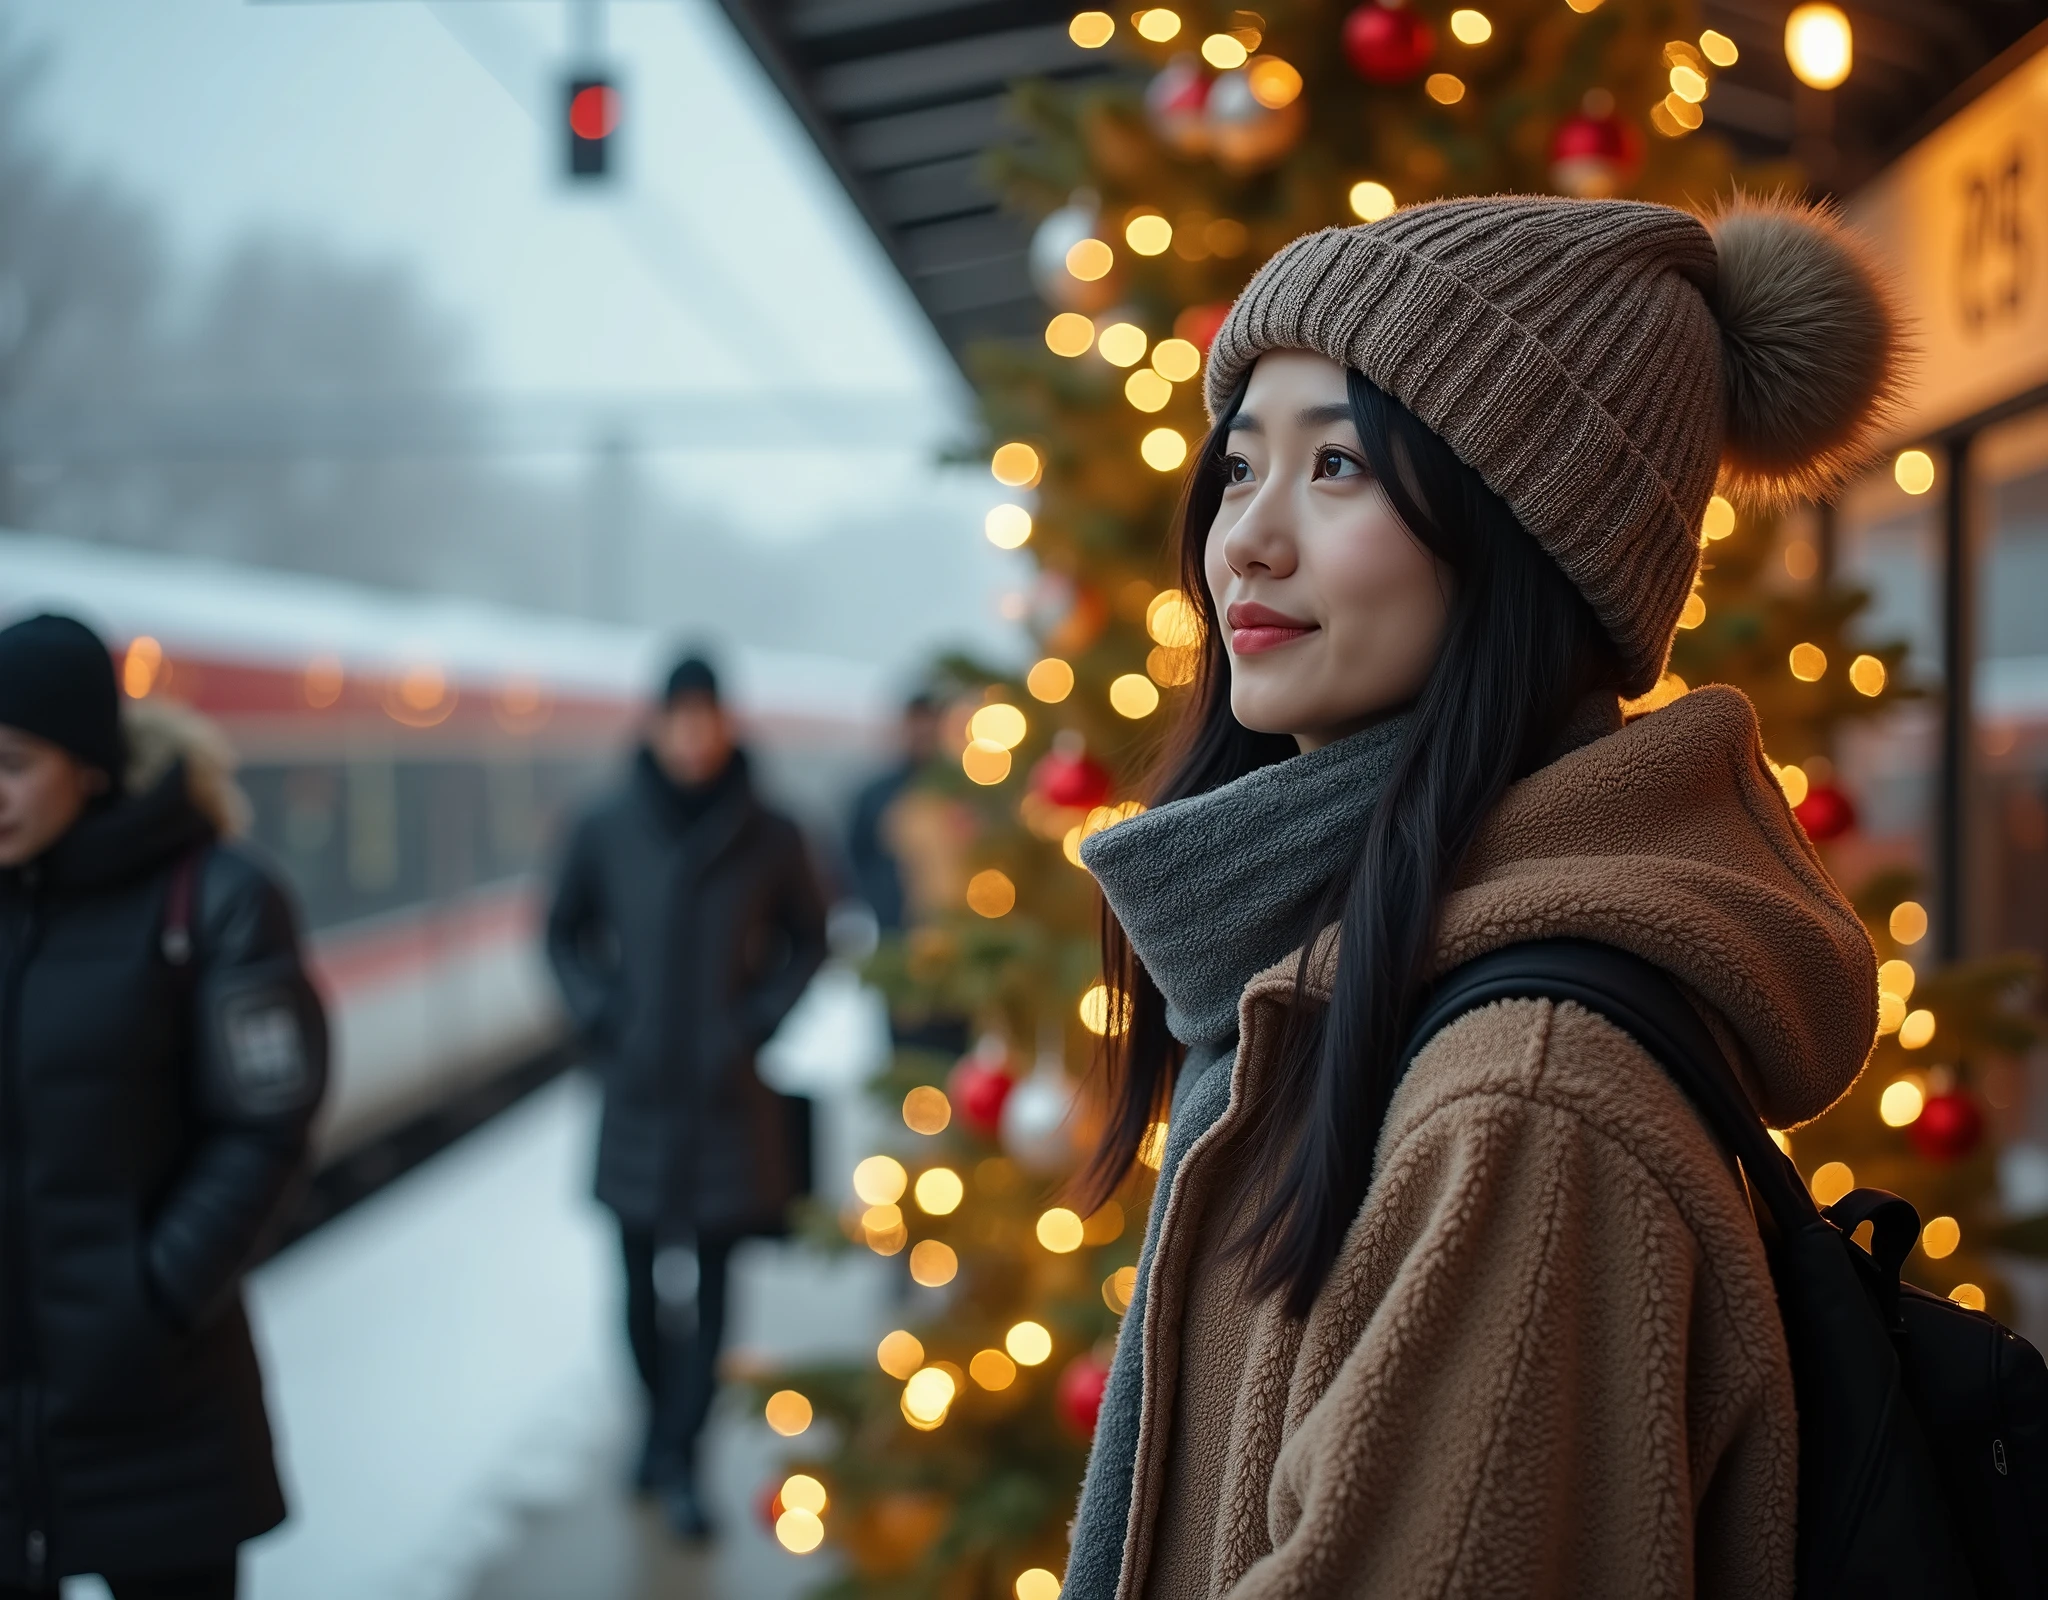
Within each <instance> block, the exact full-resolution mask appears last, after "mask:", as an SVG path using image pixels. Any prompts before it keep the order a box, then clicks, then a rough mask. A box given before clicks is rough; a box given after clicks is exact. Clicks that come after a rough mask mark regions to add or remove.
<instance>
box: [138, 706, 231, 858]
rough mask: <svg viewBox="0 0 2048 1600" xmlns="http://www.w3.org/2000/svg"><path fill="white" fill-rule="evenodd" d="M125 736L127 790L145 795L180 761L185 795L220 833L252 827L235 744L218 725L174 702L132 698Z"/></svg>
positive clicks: (227, 833)
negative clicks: (237, 777)
mask: <svg viewBox="0 0 2048 1600" xmlns="http://www.w3.org/2000/svg"><path fill="white" fill-rule="evenodd" d="M121 734H122V737H123V739H124V740H125V741H126V744H127V749H128V765H127V769H126V771H125V772H124V773H123V775H122V783H123V786H124V787H125V788H126V790H127V791H128V793H129V794H132V795H139V794H147V793H148V792H149V791H150V790H151V789H154V788H155V787H156V786H157V784H159V783H160V782H162V781H163V778H164V775H165V774H166V773H168V772H169V771H170V770H171V768H172V767H173V766H175V765H177V764H178V763H180V762H182V763H183V764H184V768H185V790H186V793H187V795H188V796H189V797H190V799H191V801H192V804H193V806H194V807H195V808H196V809H197V810H198V811H199V813H200V814H201V815H202V816H204V817H205V818H206V819H207V821H209V822H211V823H212V824H213V826H214V829H215V830H216V831H217V832H218V833H219V834H220V836H221V837H222V838H224V839H231V838H235V837H236V836H238V835H240V834H243V833H246V832H247V831H248V828H249V797H248V796H247V795H246V794H244V793H243V792H242V786H241V785H240V784H239V783H237V782H236V781H235V768H236V766H237V764H238V763H237V761H236V758H235V751H234V746H233V745H231V744H229V743H228V738H227V735H226V734H224V733H222V732H221V731H220V729H219V728H218V727H217V726H216V725H215V724H214V723H212V722H210V721H209V720H208V719H207V718H205V717H203V716H201V715H200V714H199V713H198V712H197V711H194V710H193V709H192V708H191V707H190V706H186V705H180V704H178V703H177V702H175V701H169V700H130V701H127V702H125V703H124V705H123V706H122V710H121Z"/></svg>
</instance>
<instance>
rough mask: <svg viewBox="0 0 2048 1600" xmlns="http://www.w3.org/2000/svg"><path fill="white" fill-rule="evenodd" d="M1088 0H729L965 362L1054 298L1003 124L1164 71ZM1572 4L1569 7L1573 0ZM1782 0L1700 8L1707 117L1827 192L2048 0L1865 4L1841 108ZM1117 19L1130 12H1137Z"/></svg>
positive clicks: (2047, 14)
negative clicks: (1795, 37) (1132, 48)
mask: <svg viewBox="0 0 2048 1600" xmlns="http://www.w3.org/2000/svg"><path fill="white" fill-rule="evenodd" d="M1083 3H1085V0H721V4H722V5H723V6H724V8H725V10H726V12H727V14H728V15H729V16H730V17H731V18H732V20H733V22H734V23H735V25H736V26H737V27H738V29H739V31H740V33H741V35H742V37H743V38H744V39H745V40H746V42H747V44H748V45H749V47H750V48H751V49H752V50H753V52H754V53H755V55H756V56H757V57H758V58H759V59H760V61H761V62H762V64H763V65H764V66H765V67H766V68H767V70H768V73H769V75H770V76H771V78H772V79H773V80H774V82H775V83H776V85H777V86H778V87H779V88H780V89H781V91H782V93H783V95H784V96H785V97H786V98H787V99H788V101H789V103H790V105H791V106H792V107H793V108H794V109H795V111H796V113H797V115H798V117H799V118H800V119H801V121H802V122H803V124H804V126H805V128H806V129H807V130H809V132H810V135H811V137H812V138H813V139H814V140H816V142H817V145H818V148H819V149H820V150H821V151H822V152H823V153H824V155H825V158H826V160H827V161H828V162H829V163H830V165H831V167H832V169H833V171H834V172H835V173H836V174H837V175H838V177H839V180H840V181H841V183H843V184H844V185H845V187H846V191H847V193H848V194H849V195H850V196H851V197H852V199H853V202H854V204H855V205H856V206H857V207H858V208H859V209H860V212H861V214H862V215H863V216H864V217H865V218H866V219H867V221H868V224H869V226H870V227H872V228H873V230H874V232H875V236H876V237H877V238H878V239H879V240H880V241H881V244H882V246H883V248H884V249H885V250H886V251H887V252H888V254H889V257H890V259H891V260H892V261H893V262H894V263H895V265H896V267H897V269H898V270H899V271H900V272H901V273H902V275H903V278H904V280H905V282H906V283H908V285H909V286H910V289H911V291H912V293H913V294H914V295H915V296H916V297H917V300H918V303H919V304H920V305H921V306H922V307H923V308H924V311H925V314H926V315H927V316H928V317H929V318H930V319H931V321H932V324H933V326H934V327H935V328H936V329H937V330H938V333H939V335H940V337H941V338H942V339H943V340H944V341H945V343H946V345H947V347H948V348H949V349H950V350H951V351H952V352H953V354H954V355H955V357H956V358H958V357H959V356H961V355H962V354H963V353H964V351H965V350H966V348H967V347H968V346H969V345H971V344H973V343H975V342H977V341H979V340H982V339H991V338H995V339H1001V338H1024V337H1029V336H1033V335H1035V334H1036V333H1037V332H1038V330H1039V328H1040V327H1041V326H1042V325H1043V322H1044V318H1045V308H1044V305H1043V303H1042V302H1041V301H1040V300H1039V299H1038V297H1037V295H1036V294H1035V293H1034V292H1033V289H1032V285H1031V278H1030V273H1029V270H1028V265H1027V252H1028V248H1029V243H1030V237H1031V226H1030V221H1029V219H1027V218H1025V217H1022V216H1020V215H1017V214H1016V213H1014V212H1011V211H1008V210H1006V209H1004V207H1003V205H1002V203H1001V200H1000V197H999V196H998V195H997V194H996V193H994V191H993V190H992V189H991V188H990V187H989V186H988V184H987V182H986V181H985V179H984V177H983V174H982V157H983V154H984V153H985V152H986V151H987V150H988V149H989V148H990V147H991V146H993V145H995V144H997V143H998V142H999V141H1003V140H1008V139H1015V138H1019V137H1021V136H1022V133H1021V130H1020V129H1018V128H1017V127H1016V126H1015V125H1014V124H1013V123H1012V122H1011V121H1010V120H1008V119H1007V118H1006V117H1005V114H1004V107H1005V103H1006V99H1007V96H1008V93H1009V90H1010V88H1011V86H1012V85H1013V84H1016V83H1018V82H1020V81H1023V80H1026V79H1031V78H1045V79H1051V80H1054V81H1058V82H1067V83H1072V82H1080V81H1093V82H1098V83H1101V84H1103V85H1104V86H1105V87H1110V86H1115V85H1119V84H1121V85H1125V86H1128V87H1129V88H1130V89H1131V90H1132V91H1133V92H1136V91H1137V90H1139V89H1141V88H1142V85H1143V84H1144V82H1145V79H1146V76H1147V75H1148V72H1149V71H1150V70H1152V64H1151V63H1150V62H1148V61H1147V60H1144V59H1141V58H1140V57H1139V56H1138V55H1136V54H1135V53H1134V52H1126V51H1124V50H1123V49H1122V48H1121V39H1122V36H1123V34H1124V32H1125V31H1126V30H1119V40H1118V42H1116V43H1112V44H1111V45H1110V46H1109V47H1108V48H1106V49H1099V50H1087V49H1083V48H1081V47H1080V46H1079V45H1077V44H1075V43H1074V42H1073V40H1072V39H1071V38H1069V36H1068V32H1067V25H1068V23H1069V21H1070V20H1071V18H1072V15H1073V13H1074V12H1075V11H1076V10H1078V9H1081V6H1082V4H1083ZM1557 3H1558V4H1560V5H1561V4H1563V3H1564V0H1557ZM1789 9H1790V7H1789V5H1788V4H1786V3H1785V0H1712V3H1709V4H1706V5H1703V6H1702V7H1701V8H1700V14H1699V20H1700V23H1701V25H1702V26H1703V27H1710V28H1714V29H1717V30H1719V31H1720V32H1722V33H1724V34H1726V35H1728V36H1729V37H1730V38H1732V39H1733V40H1734V41H1735V42H1736V44H1737V45H1738V46H1739V48H1740V50H1741V59H1740V61H1739V62H1738V63H1737V65H1736V66H1735V67H1733V68H1732V69H1730V70H1728V71H1726V72H1724V73H1721V74H1719V75H1717V77H1716V81H1715V87H1714V93H1713V96H1712V98H1711V99H1710V100H1709V101H1708V102H1707V104H1706V105H1705V106H1704V107H1703V110H1704V111H1705V113H1706V121H1707V126H1708V127H1710V128H1713V129H1715V130H1716V131H1718V132H1720V133H1721V134H1722V135H1724V136H1725V137H1727V138H1728V139H1729V140H1730V141H1731V143H1733V144H1734V146H1735V147H1736V149H1737V150H1738V152H1739V153H1740V154H1741V155H1742V156H1743V157H1745V158H1746V159H1749V160H1767V159H1770V158H1772V157H1785V156H1790V155H1793V154H1794V153H1795V152H1797V151H1799V150H1801V149H1802V147H1804V148H1807V149H1811V147H1812V142H1813V141H1814V140H1816V139H1824V140H1825V141H1826V145H1827V150H1828V160H1827V163H1826V164H1827V165H1829V166H1831V167H1832V172H1831V173H1829V174H1828V175H1827V176H1826V178H1825V180H1824V182H1823V186H1824V187H1828V188H1831V189H1834V190H1836V191H1838V192H1843V193H1847V192H1849V191H1851V190H1853V189H1855V188H1856V187H1857V186H1859V185H1860V184H1862V183H1863V182H1864V181H1866V180H1867V179H1868V178H1869V177H1870V176H1871V175H1872V174H1874V173H1876V172H1877V171H1879V170H1880V169H1881V168H1883V167H1884V166H1885V164H1886V163H1888V162H1889V161H1890V160H1891V159H1892V158H1893V157H1895V156H1896V155H1898V154H1899V153H1900V152H1901V151H1903V150H1904V149H1906V148H1907V147H1908V146H1909V145H1910V144H1912V143H1913V142H1914V140H1915V139H1916V138H1917V137H1918V136H1919V135H1920V134H1922V133H1923V132H1925V131H1926V130H1927V129H1928V128H1929V127H1931V126H1933V125H1934V124H1935V123H1937V122H1938V121H1940V120H1941V119H1942V118H1943V117H1944V116H1946V115H1947V114H1948V113H1950V112H1951V111H1953V110H1954V109H1955V106H1956V104H1957V103H1958V102H1959V100H1960V99H1962V98H1967V97H1968V96H1969V95H1971V94H1973V93H1975V92H1976V90H1977V88H1978V87H1979V85H1978V84H1976V83H1974V82H1973V80H1974V79H1976V78H1977V77H1978V76H1979V75H1980V74H1983V73H1985V72H1986V71H1987V69H1990V70H1993V71H1995V70H1996V67H1995V63H1996V62H1997V61H1998V59H1999V58H2000V56H2001V54H2002V53H2003V52H2005V51H2007V50H2008V49H2009V48H2010V47H2011V46H2013V45H2014V44H2015V43H2016V42H2017V41H2019V40H2020V39H2021V38H2022V36H2024V35H2025V34H2026V33H2027V32H2028V31H2029V30H2030V29H2031V28H2033V27H2035V26H2038V25H2041V24H2042V23H2043V22H2044V21H2048V0H1942V3H1940V4H1930V3H1929V0H1854V3H1849V4H1845V5H1844V7H1843V9H1844V10H1845V11H1846V12H1847V14H1848V17H1849V20H1850V23H1851V25H1852V27H1853V29H1854V35H1855V66H1854V70H1853V71H1852V72H1851V74H1850V77H1849V80H1848V81H1847V82H1846V83H1844V84H1843V85H1842V86H1841V88H1839V89H1837V90H1833V91H1829V93H1828V96H1827V97H1826V99H1825V101H1822V100H1820V99H1817V96H1818V94H1819V92H1818V91H1814V90H1809V89H1806V88H1804V87H1802V86H1801V85H1799V84H1798V83H1797V82H1796V81H1795V80H1794V78H1793V76H1792V73H1791V70H1790V68H1789V67H1788V65H1787V64H1786V59H1785V49H1784V29H1785V18H1786V14H1787V12H1788V11H1789ZM1120 20H1122V19H1121V18H1120Z"/></svg>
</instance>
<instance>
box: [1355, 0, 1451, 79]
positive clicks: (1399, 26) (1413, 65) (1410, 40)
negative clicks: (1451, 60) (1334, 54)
mask: <svg viewBox="0 0 2048 1600" xmlns="http://www.w3.org/2000/svg"><path fill="white" fill-rule="evenodd" d="M1344 54H1345V56H1346V58H1348V59H1349V61H1350V62H1351V70H1352V71H1353V72H1355V73H1357V74H1358V75H1359V76H1360V77H1361V78H1363V79H1365V81H1366V82H1367V83H1377V84H1382V85H1384V86H1386V87H1388V88H1392V87H1394V86H1395V85H1397V84H1403V83H1412V82H1413V81H1414V80H1415V79H1416V78H1418V77H1420V76H1421V74H1422V69H1423V68H1424V67H1426V66H1428V65H1429V61H1430V57H1431V56H1433V55H1435V54H1436V30H1435V29H1434V28H1432V27H1431V26H1430V25H1429V24H1428V23H1427V22H1425V21H1424V20H1423V19H1422V18H1421V17H1418V16H1417V15H1416V14H1415V13H1414V12H1412V11H1410V10H1409V9H1408V7H1407V5H1406V4H1405V0H1392V3H1389V0H1366V3H1365V4H1364V5H1362V6H1360V7H1359V8H1358V9H1357V10H1356V11H1354V12H1352V13H1351V15H1350V16H1348V17H1346V18H1345V19H1344Z"/></svg>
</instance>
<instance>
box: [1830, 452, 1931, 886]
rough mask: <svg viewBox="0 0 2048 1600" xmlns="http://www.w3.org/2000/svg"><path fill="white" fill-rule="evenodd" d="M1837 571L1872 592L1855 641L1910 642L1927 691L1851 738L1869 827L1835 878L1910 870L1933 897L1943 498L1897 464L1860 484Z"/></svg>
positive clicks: (1848, 764)
mask: <svg viewBox="0 0 2048 1600" xmlns="http://www.w3.org/2000/svg"><path fill="white" fill-rule="evenodd" d="M1835 570H1836V573H1837V576H1838V577H1839V578H1840V579H1841V581H1843V582H1845V583H1849V584H1853V585H1856V586H1857V587H1859V588H1862V589H1866V590H1868V591H1869V593H1870V605H1869V606H1868V608H1867V609H1866V610H1865V611H1864V612H1863V614H1862V616H1861V617H1860V618H1858V619H1857V622H1856V625H1855V627H1854V628H1853V630H1852V636H1853V637H1854V638H1855V639H1856V640H1857V642H1859V643H1863V644H1869V645H1881V644H1886V643H1889V642H1891V641H1893V640H1898V639H1904V640H1905V641H1906V643H1907V646H1908V649H1907V654H1906V659H1905V662H1904V663H1903V665H1902V667H1901V673H1902V676H1903V678H1904V680H1905V682H1906V683H1908V684H1910V685H1911V686H1912V687H1913V688H1915V689H1918V690H1920V691H1922V698H1919V699H1913V700H1905V701H1902V702H1901V703H1900V704H1899V706H1898V708H1897V709H1896V710H1893V711H1891V712H1888V713H1885V714H1883V715H1881V716H1878V717H1876V718H1873V719H1871V720H1869V721H1865V722H1858V723H1851V724H1849V725H1847V726H1846V727H1845V729H1844V731H1843V733H1842V737H1841V740H1840V743H1839V746H1838V748H1837V751H1836V761H1837V763H1838V765H1839V767H1840V769H1841V776H1842V781H1843V786H1844V787H1845V788H1846V789H1847V790H1848V792H1849V793H1850V794H1851V795H1853V796H1854V797H1855V799H1856V804H1857V807H1858V810H1859V812H1860V813H1861V820H1862V824H1863V825H1862V828H1861V829H1860V831H1858V832H1857V833H1854V834H1851V835H1849V836H1848V837H1847V838H1845V839H1843V840H1842V841H1841V843H1840V844H1839V845H1838V846H1836V847H1835V851H1834V857H1833V859H1834V866H1835V870H1836V873H1837V875H1838V876H1839V877H1840V879H1841V881H1842V882H1843V883H1844V884H1846V885H1848V886H1849V887H1850V888H1851V889H1854V888H1855V887H1857V886H1858V885H1860V884H1862V883H1864V882H1865V881H1866V880H1867V879H1868V878H1869V877H1870V876H1871V874H1873V873H1874V872H1876V871H1877V870H1878V869H1880V868H1883V867H1907V868H1910V869H1911V870H1912V871H1913V872H1915V873H1916V874H1918V875H1919V878H1920V882H1921V888H1922V891H1923V893H1922V898H1923V899H1928V898H1929V897H1930V896H1931V891H1932V872H1933V866H1934V860H1935V857H1934V828H1935V822H1936V817H1935V809H1936V796H1937V792H1938V790H1937V785H1938V781H1939V775H1940V768H1941V747H1940V739H1941V684H1942V670H1941V496H1940V494H1939V492H1933V493H1922V494H1918V495H1909V494H1907V493H1906V492H1905V491H1904V490H1903V489H1901V488H1900V487H1899V486H1898V484H1897V483H1896V482H1895V481H1894V479H1893V476H1892V471H1891V466H1890V463H1889V462H1887V463H1886V464H1885V465H1884V466H1883V467H1882V468H1880V469H1878V470H1876V471H1873V472H1871V473H1869V474H1867V475H1865V476H1864V477H1863V478H1862V479H1860V480H1859V481H1857V482H1856V483H1854V484H1852V485H1851V486H1850V487H1849V489H1848V490H1847V491H1846V492H1845V493H1844V494H1843V496H1842V499H1841V501H1840V502H1839V506H1838V509H1837V511H1836V517H1835Z"/></svg>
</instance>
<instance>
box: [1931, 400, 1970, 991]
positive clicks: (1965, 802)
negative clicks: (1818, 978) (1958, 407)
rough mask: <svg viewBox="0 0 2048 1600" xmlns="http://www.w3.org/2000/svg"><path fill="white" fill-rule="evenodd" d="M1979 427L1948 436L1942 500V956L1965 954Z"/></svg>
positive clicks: (1938, 937) (1938, 871)
mask: <svg viewBox="0 0 2048 1600" xmlns="http://www.w3.org/2000/svg"><path fill="white" fill-rule="evenodd" d="M1974 441H1975V435H1974V434H1968V433H1963V434H1957V435H1956V436H1955V437H1954V438H1952V439H1950V440H1949V441H1948V463H1947V467H1948V471H1947V482H1946V483H1945V484H1944V485H1943V488H1942V504H1941V676H1942V685H1941V771H1940V779H1939V786H1938V790H1937V795H1938V798H1937V800H1936V807H1935V819H1934V820H1935V840H1934V865H1935V871H1934V876H1935V923H1934V930H1935V948H1936V952H1937V954H1939V956H1940V957H1941V959H1942V960H1944V961H1954V960H1956V959H1957V958H1958V957H1960V956H1961V955H1962V953H1963V946H1964V937H1963V934H1964V920H1963V919H1964V916H1965V915H1966V910H1967V907H1966V903H1965V902H1966V894H1965V889H1966V881H1967V877H1968V872H1969V850H1968V849H1967V848H1966V839H1967V835H1968V828H1969V806H1970V752H1971V747H1972V743H1973V741H1972V739H1971V726H1970V723H1971V716H1972V712H1971V704H1970V702H1971V694H1970V689H1971V679H1972V677H1973V676H1974V674H1975V671H1976V655H1977V650H1976V637H1975V634H1976V628H1975V612H1976V606H1975V604H1974V603H1973V602H1974V599H1975V596H1974V595H1973V594H1972V593H1971V589H1970V584H1971V578H1972V576H1973V572H1974V567H1975V563H1974V561H1973V560H1972V557H1973V556H1974V554H1975V539H1974V531H1975V530H1974V529H1973V528H1972V526H1971V523H1972V505H1973V501H1974V497H1973V496H1972V494H1971V492H1970V447H1971V445H1972V443H1974Z"/></svg>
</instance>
